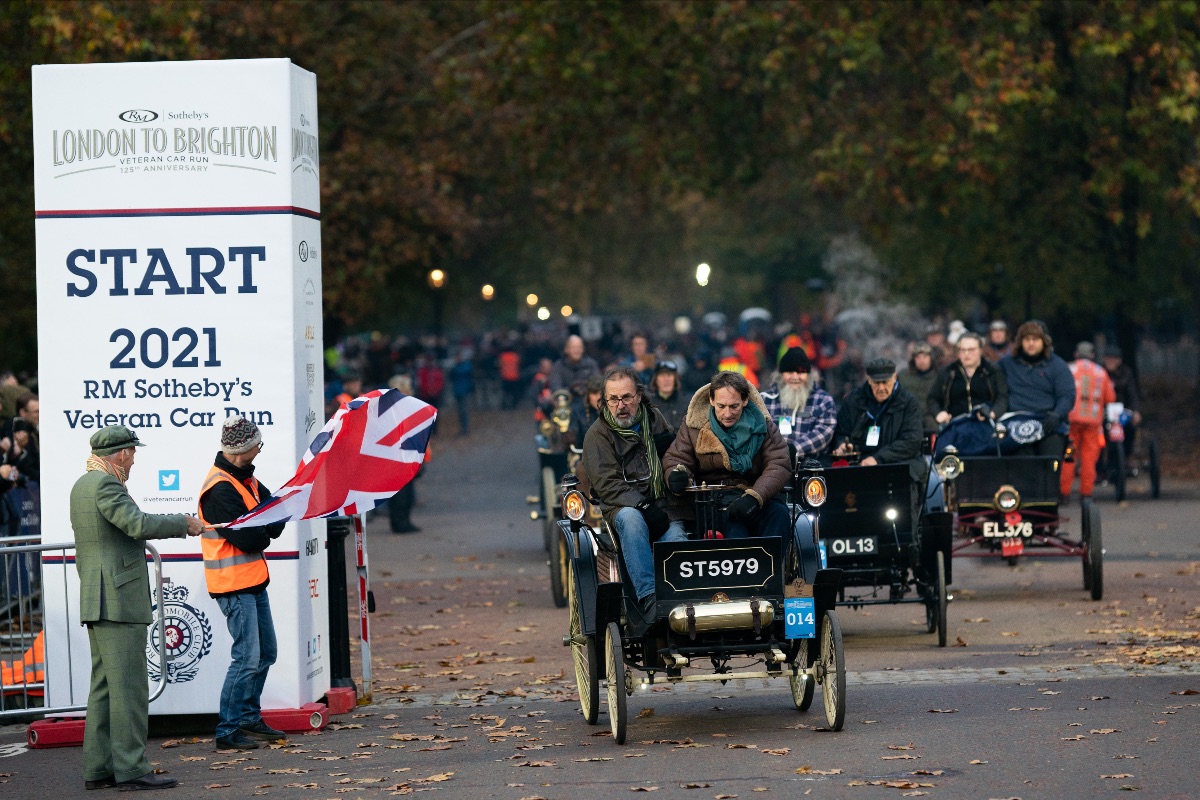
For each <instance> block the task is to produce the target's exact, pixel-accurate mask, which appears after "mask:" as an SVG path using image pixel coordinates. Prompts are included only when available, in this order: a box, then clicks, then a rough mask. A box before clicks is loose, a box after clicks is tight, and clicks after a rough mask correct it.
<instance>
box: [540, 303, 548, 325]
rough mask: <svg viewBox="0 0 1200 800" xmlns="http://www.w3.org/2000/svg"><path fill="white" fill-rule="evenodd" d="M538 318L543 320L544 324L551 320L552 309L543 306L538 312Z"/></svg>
mask: <svg viewBox="0 0 1200 800" xmlns="http://www.w3.org/2000/svg"><path fill="white" fill-rule="evenodd" d="M537 318H538V319H540V320H542V321H543V322H545V321H546V320H548V319H550V309H548V308H546V307H545V306H542V307H541V308H539V309H538V310H537Z"/></svg>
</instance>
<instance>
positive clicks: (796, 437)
mask: <svg viewBox="0 0 1200 800" xmlns="http://www.w3.org/2000/svg"><path fill="white" fill-rule="evenodd" d="M812 374H813V370H812V362H811V361H810V360H809V357H808V353H806V352H805V351H804V349H803V348H800V347H791V348H788V350H787V351H786V352H785V353H784V354H783V356H782V357H781V358H780V359H779V371H778V375H777V377H776V379H775V383H773V384H772V385H771V387H770V388H769V389H767V390H766V391H764V392H763V393H762V399H763V403H765V404H766V406H767V416H768V417H770V418H771V419H773V420H774V421H775V424H776V425H778V426H779V433H780V434H782V435H783V438H784V440H785V441H786V442H787V443H788V447H789V449H790V450H791V451H792V463H793V464H795V463H797V462H800V463H802V462H803V461H804V460H805V459H807V458H812V457H815V456H819V455H821V454H822V453H824V452H825V450H826V449H827V448H828V447H829V442H830V441H831V440H832V439H833V428H834V426H835V425H836V424H837V407H836V405H835V404H834V402H833V397H831V396H830V394H829V392H827V391H825V390H824V389H822V388H821V387H820V386H817V385H816V382H815V381H814V380H813V377H812Z"/></svg>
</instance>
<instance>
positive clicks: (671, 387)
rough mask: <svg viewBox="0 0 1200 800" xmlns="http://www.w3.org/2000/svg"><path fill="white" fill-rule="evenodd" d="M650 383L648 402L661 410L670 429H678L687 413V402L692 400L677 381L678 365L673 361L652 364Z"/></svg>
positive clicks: (689, 394)
mask: <svg viewBox="0 0 1200 800" xmlns="http://www.w3.org/2000/svg"><path fill="white" fill-rule="evenodd" d="M651 383H652V384H653V385H652V386H651V387H650V389H651V391H650V393H649V394H650V401H651V402H650V404H651V405H652V406H654V407H655V408H657V409H658V410H659V411H661V412H662V415H663V417H664V418H666V420H667V424H668V425H670V426H671V430H673V431H677V430H679V426H680V425H681V424H682V423H683V417H684V415H685V414H687V409H688V403H690V402H691V400H692V395H691V393H690V392H685V391H684V390H683V384H681V383H680V381H679V367H678V366H677V365H676V364H675V362H674V361H668V360H665V359H664V360H662V361H659V362H658V363H657V364H655V365H654V379H653V381H652V382H651Z"/></svg>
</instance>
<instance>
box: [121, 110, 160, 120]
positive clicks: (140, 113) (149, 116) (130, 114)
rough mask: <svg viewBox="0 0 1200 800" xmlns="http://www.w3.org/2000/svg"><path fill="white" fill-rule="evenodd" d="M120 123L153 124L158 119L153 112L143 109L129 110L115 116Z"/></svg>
mask: <svg viewBox="0 0 1200 800" xmlns="http://www.w3.org/2000/svg"><path fill="white" fill-rule="evenodd" d="M117 117H118V118H119V119H120V120H121V122H154V120H156V119H158V113H157V112H155V111H147V110H146V109H144V108H131V109H129V110H128V111H122V112H121V113H120V114H117Z"/></svg>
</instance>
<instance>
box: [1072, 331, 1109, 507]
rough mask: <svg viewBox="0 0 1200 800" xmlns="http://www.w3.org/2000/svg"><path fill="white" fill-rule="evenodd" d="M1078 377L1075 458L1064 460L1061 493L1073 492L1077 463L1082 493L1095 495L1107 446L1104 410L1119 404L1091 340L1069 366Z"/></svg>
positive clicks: (1077, 347)
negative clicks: (1099, 465) (1099, 464)
mask: <svg viewBox="0 0 1200 800" xmlns="http://www.w3.org/2000/svg"><path fill="white" fill-rule="evenodd" d="M1068 366H1069V367H1070V368H1071V376H1072V377H1073V378H1074V379H1075V407H1074V408H1073V409H1071V413H1070V414H1069V415H1068V416H1067V419H1068V420H1069V421H1070V423H1071V433H1070V436H1071V444H1072V446H1073V447H1074V449H1075V461H1074V462H1071V461H1066V462H1064V463H1063V467H1062V475H1061V476H1060V479H1059V480H1060V485H1059V492H1060V493H1061V494H1062V496H1063V497H1064V498H1066V497H1069V496H1070V495H1071V485H1072V484H1073V483H1074V482H1075V465H1076V464H1078V465H1079V494H1080V495H1082V496H1083V497H1091V496H1092V489H1094V488H1095V486H1096V461H1097V459H1099V458H1100V450H1101V449H1102V448H1103V447H1104V427H1103V426H1104V412H1105V407H1106V406H1107V405H1108V404H1109V403H1115V402H1116V400H1117V393H1116V391H1115V390H1114V389H1113V384H1112V380H1111V379H1110V378H1109V377H1108V372H1106V371H1105V369H1104V367H1102V366H1100V365H1099V364H1097V363H1096V346H1095V345H1094V344H1092V343H1091V342H1080V343H1079V344H1077V345H1075V360H1074V361H1072V362H1071V363H1070V364H1069V365H1068Z"/></svg>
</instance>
